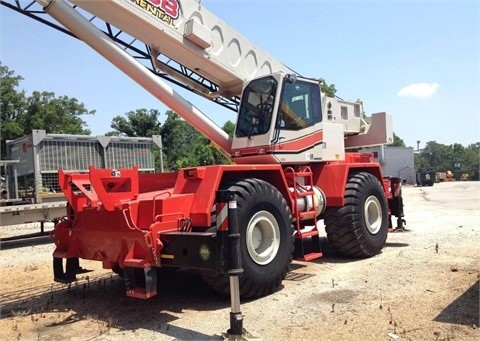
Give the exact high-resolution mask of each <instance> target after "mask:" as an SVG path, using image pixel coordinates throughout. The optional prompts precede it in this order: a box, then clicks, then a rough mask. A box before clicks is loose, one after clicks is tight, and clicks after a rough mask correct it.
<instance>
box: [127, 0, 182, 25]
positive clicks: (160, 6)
mask: <svg viewBox="0 0 480 341" xmlns="http://www.w3.org/2000/svg"><path fill="white" fill-rule="evenodd" d="M132 2H134V3H135V4H137V5H138V6H140V7H141V8H143V9H144V10H146V11H147V12H148V13H150V14H152V15H154V16H156V17H157V18H158V19H160V20H162V21H163V22H165V23H166V24H168V25H169V26H173V25H174V22H175V19H177V18H178V15H179V13H180V5H179V4H178V1H177V0H132Z"/></svg>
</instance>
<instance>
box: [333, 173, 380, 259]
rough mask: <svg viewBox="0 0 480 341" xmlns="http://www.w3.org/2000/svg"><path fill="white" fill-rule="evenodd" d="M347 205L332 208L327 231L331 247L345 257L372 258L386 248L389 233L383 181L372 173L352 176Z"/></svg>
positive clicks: (346, 197) (348, 183)
mask: <svg viewBox="0 0 480 341" xmlns="http://www.w3.org/2000/svg"><path fill="white" fill-rule="evenodd" d="M344 198H345V205H344V206H343V207H340V208H331V209H329V211H328V212H327V214H326V218H325V228H326V231H327V237H328V242H329V246H330V248H331V249H332V250H333V251H335V252H336V253H339V254H341V255H344V256H348V257H354V258H364V257H371V256H374V255H376V254H378V253H379V252H380V251H381V250H382V249H383V247H384V245H385V241H386V240H387V234H388V206H387V199H386V197H385V192H384V191H383V187H382V185H381V183H380V181H379V180H378V179H377V178H376V177H375V176H373V175H372V174H370V173H366V172H361V173H356V174H353V175H352V176H350V178H349V180H348V182H347V186H346V188H345V195H344Z"/></svg>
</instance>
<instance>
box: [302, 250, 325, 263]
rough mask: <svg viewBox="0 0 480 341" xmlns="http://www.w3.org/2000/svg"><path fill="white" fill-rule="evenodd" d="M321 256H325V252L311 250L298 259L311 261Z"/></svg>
mask: <svg viewBox="0 0 480 341" xmlns="http://www.w3.org/2000/svg"><path fill="white" fill-rule="evenodd" d="M321 257H323V253H321V252H311V253H307V254H305V255H303V256H300V257H299V258H298V260H302V261H304V262H309V261H311V260H313V259H317V258H321Z"/></svg>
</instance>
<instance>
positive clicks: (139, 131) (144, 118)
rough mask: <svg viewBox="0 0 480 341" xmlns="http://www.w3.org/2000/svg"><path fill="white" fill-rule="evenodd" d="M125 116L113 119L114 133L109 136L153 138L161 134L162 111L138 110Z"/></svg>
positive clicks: (111, 125)
mask: <svg viewBox="0 0 480 341" xmlns="http://www.w3.org/2000/svg"><path fill="white" fill-rule="evenodd" d="M125 116H126V117H123V116H115V117H114V118H113V119H112V123H111V124H110V127H111V128H112V129H113V131H111V132H109V133H108V134H107V135H115V136H130V137H151V136H152V135H159V134H160V131H161V124H160V121H159V118H160V111H158V110H157V109H150V110H147V109H145V108H142V109H137V110H135V111H129V112H127V113H126V114H125Z"/></svg>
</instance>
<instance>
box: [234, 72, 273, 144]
mask: <svg viewBox="0 0 480 341" xmlns="http://www.w3.org/2000/svg"><path fill="white" fill-rule="evenodd" d="M276 90H277V81H276V80H275V78H273V77H271V76H269V77H265V78H261V79H257V80H254V81H252V82H250V84H249V85H248V86H247V87H246V88H245V90H244V92H243V96H242V102H241V104H240V112H239V114H238V122H237V128H236V131H235V135H236V136H237V137H249V136H253V135H262V134H265V133H267V132H268V130H269V128H270V125H271V123H272V114H273V104H274V102H275V92H276Z"/></svg>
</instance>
